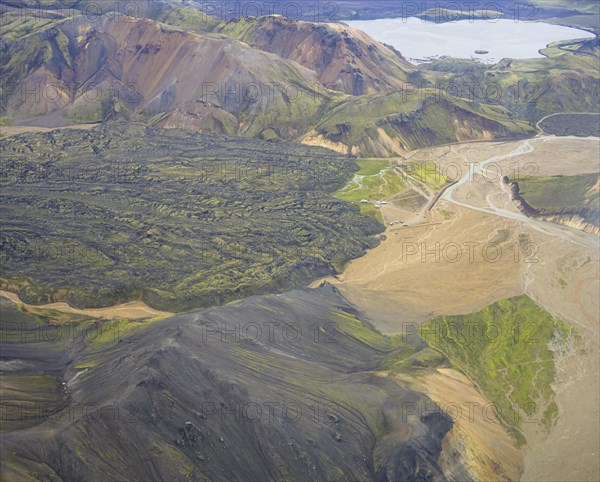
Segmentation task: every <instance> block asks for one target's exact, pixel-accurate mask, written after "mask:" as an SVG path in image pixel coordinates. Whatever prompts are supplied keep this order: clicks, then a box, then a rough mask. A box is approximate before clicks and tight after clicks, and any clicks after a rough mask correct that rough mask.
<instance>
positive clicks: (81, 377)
mask: <svg viewBox="0 0 600 482" xmlns="http://www.w3.org/2000/svg"><path fill="white" fill-rule="evenodd" d="M354 314H355V312H354V310H353V308H352V307H351V306H350V305H349V304H348V303H347V302H346V301H345V300H344V299H343V298H342V297H340V296H339V295H338V294H337V292H336V290H335V289H334V288H332V287H331V286H324V287H322V288H320V289H318V290H298V291H293V292H289V293H286V294H283V295H269V296H257V297H252V298H249V299H247V300H244V301H241V302H235V303H233V304H230V305H226V306H223V307H217V308H211V309H206V310H203V311H197V312H193V313H188V314H182V315H179V316H176V317H174V318H170V319H167V320H163V321H159V322H155V323H154V324H150V325H149V326H148V327H147V329H145V330H144V331H143V332H140V333H136V334H135V335H133V336H131V337H128V338H127V337H124V338H123V339H122V340H120V341H119V342H111V341H106V338H110V337H103V339H102V340H100V339H97V340H96V341H95V342H93V343H92V342H90V341H89V339H88V342H86V343H83V342H82V341H81V340H80V341H79V342H78V343H74V344H71V345H70V347H69V350H70V352H69V357H67V358H70V361H69V362H68V363H67V365H66V366H65V367H64V370H63V373H62V377H64V380H65V381H66V384H67V385H66V386H67V392H68V395H67V396H68V399H69V400H70V402H69V404H68V407H69V414H68V415H65V416H62V417H61V416H54V417H52V418H51V419H49V420H44V421H42V423H40V424H38V425H37V426H35V427H31V426H28V427H22V428H20V429H14V430H12V431H11V432H9V433H5V434H4V435H3V439H2V453H3V457H4V459H5V461H4V464H3V468H2V480H28V479H29V480H39V479H37V478H36V477H41V478H43V480H65V481H66V480H89V481H94V480H103V481H106V480H144V481H150V480H169V481H178V480H222V481H232V480H253V481H256V480H261V481H265V480H379V481H387V480H403V481H405V480H446V479H445V478H444V476H443V475H442V473H441V471H440V469H439V467H438V465H437V463H436V460H437V458H438V456H439V453H440V447H441V440H442V438H443V436H444V435H445V433H446V432H447V431H448V430H449V429H450V426H451V422H450V421H449V419H448V418H447V417H446V416H445V415H443V414H441V413H437V414H431V415H430V416H428V417H423V418H421V417H403V415H402V413H403V408H406V407H407V405H406V404H409V403H416V404H418V403H419V402H421V401H423V400H425V399H424V397H423V396H422V395H420V394H418V393H416V392H413V391H410V390H408V389H405V388H404V387H402V386H401V385H399V384H397V383H396V382H394V381H393V380H392V379H389V378H385V377H380V376H377V375H376V374H374V373H372V371H373V370H375V369H376V368H377V366H378V364H379V362H380V361H381V359H382V358H384V357H385V356H386V355H389V354H390V353H391V352H393V351H394V350H398V349H401V348H398V346H399V345H398V344H395V343H393V342H392V341H391V340H390V339H388V338H385V337H383V336H381V335H379V334H377V333H376V332H374V331H372V330H371V329H370V328H369V327H368V326H367V325H365V324H363V323H362V322H360V321H359V320H358V319H357V318H355V317H354ZM342 320H345V321H344V322H342ZM352 320H354V321H352ZM236 323H238V324H240V331H239V333H241V335H242V337H243V336H244V335H246V337H249V338H253V339H254V341H251V340H235V339H234V336H235V335H234V334H232V333H230V334H229V335H227V336H228V340H229V341H227V339H226V340H225V341H223V340H222V339H221V335H222V332H223V331H225V332H226V331H227V330H232V329H234V326H235V324H236ZM257 326H259V327H261V328H262V329H263V331H262V335H260V336H257V331H256V327H257ZM267 326H271V327H272V330H271V331H270V332H269V330H267V329H266V328H265V327H267ZM315 326H318V327H320V329H318V330H317V331H315ZM332 326H336V327H337V328H336V330H335V331H332V329H331V327H332ZM223 329H224V330H223ZM316 333H319V335H318V337H317V338H315V336H316ZM92 360H93V361H92ZM76 366H77V367H80V368H75V367H76ZM83 366H87V369H83V368H82V367H83ZM76 407H78V408H76ZM81 407H88V410H87V414H85V412H86V410H83V409H82V408H81ZM90 407H93V409H90ZM269 407H270V408H269ZM65 410H67V409H65Z"/></svg>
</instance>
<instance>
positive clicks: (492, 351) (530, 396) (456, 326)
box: [420, 295, 573, 444]
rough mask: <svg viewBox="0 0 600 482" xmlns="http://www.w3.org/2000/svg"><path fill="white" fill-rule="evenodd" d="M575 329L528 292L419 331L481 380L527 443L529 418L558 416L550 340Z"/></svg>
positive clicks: (548, 421)
mask: <svg viewBox="0 0 600 482" xmlns="http://www.w3.org/2000/svg"><path fill="white" fill-rule="evenodd" d="M572 330H573V329H572V328H571V327H570V326H569V325H567V324H565V323H563V322H561V321H559V320H557V319H556V318H554V317H552V315H550V314H549V313H547V312H546V311H544V310H543V309H542V308H540V307H539V306H538V305H536V304H535V303H534V302H533V301H532V300H531V299H530V298H529V297H527V296H526V295H523V296H519V297H515V298H511V299H508V300H503V301H498V302H497V303H494V304H493V305H490V306H488V307H486V308H485V309H483V310H482V311H480V312H478V313H473V314H469V315H459V316H444V317H439V318H435V319H432V320H429V321H427V322H426V323H424V324H423V325H422V327H421V329H420V336H421V337H422V338H423V340H425V341H426V342H427V343H428V344H429V345H430V346H431V347H432V348H435V349H436V350H439V351H440V352H441V353H443V354H444V355H445V356H446V357H448V359H449V360H450V361H451V363H452V365H453V366H454V367H456V368H457V369H459V370H461V371H462V372H463V373H465V374H466V375H467V376H469V378H471V380H473V381H474V382H475V383H476V384H477V386H478V387H479V388H480V389H481V390H482V392H483V393H484V394H485V395H486V396H487V397H488V398H489V399H490V400H491V401H492V402H493V403H494V406H495V407H496V409H497V412H498V414H499V416H500V419H501V420H502V422H503V423H504V424H505V425H506V427H507V429H508V430H509V431H510V432H511V433H512V434H513V435H514V436H515V438H516V439H517V441H518V442H519V443H520V444H522V443H524V442H525V439H524V435H523V433H522V432H521V430H520V428H519V427H520V425H521V424H522V423H523V421H524V420H525V419H527V420H528V421H529V422H531V421H532V420H537V421H538V423H543V424H544V425H545V426H550V425H551V423H553V421H554V419H555V417H556V410H555V409H553V408H552V407H551V404H552V403H553V399H554V395H555V393H554V391H553V389H552V383H554V380H555V373H556V370H555V366H554V355H553V353H552V351H551V350H550V347H549V345H550V343H551V342H555V343H561V342H563V341H565V340H566V339H567V338H568V337H569V336H573V334H572Z"/></svg>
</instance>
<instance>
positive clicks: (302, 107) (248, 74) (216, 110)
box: [0, 10, 533, 156]
mask: <svg viewBox="0 0 600 482" xmlns="http://www.w3.org/2000/svg"><path fill="white" fill-rule="evenodd" d="M27 12H28V11H26V10H9V11H7V12H5V13H4V14H3V15H2V20H3V26H2V28H1V30H0V32H1V33H2V45H1V49H0V60H1V63H2V67H0V75H1V76H2V80H3V82H2V102H1V105H0V113H1V114H2V116H3V122H4V123H10V124H15V125H42V126H46V127H56V126H64V125H70V124H78V123H90V122H91V123H95V122H103V121H107V120H113V119H117V118H125V119H128V120H134V121H140V122H144V123H146V124H150V125H153V126H156V127H167V128H169V127H179V128H184V129H188V130H194V131H200V132H211V133H218V134H226V135H243V136H249V137H257V138H263V139H267V140H276V139H291V140H298V141H301V142H305V143H307V144H317V145H322V146H325V147H329V148H333V149H335V150H337V151H339V152H343V153H344V154H353V155H360V156H369V155H394V154H400V153H403V152H406V151H407V150H410V149H414V148H417V147H423V146H426V145H430V144H435V143H444V142H455V141H463V140H476V139H493V138H506V137H522V136H526V135H528V134H530V133H532V132H533V128H532V127H531V126H530V125H529V124H528V123H526V122H522V121H517V120H514V119H513V118H511V114H510V112H509V111H507V110H506V109H504V108H503V109H498V108H496V107H494V106H491V107H488V106H485V105H482V104H478V103H477V102H472V101H469V100H466V99H460V98H456V97H452V96H445V98H444V99H443V100H442V101H440V102H436V108H435V113H433V114H432V112H431V109H430V106H428V104H427V103H426V102H423V100H426V99H424V97H428V96H429V95H425V94H427V93H426V92H421V91H419V92H414V91H411V87H409V88H404V86H405V85H406V82H407V80H409V79H410V76H411V75H413V74H414V72H415V70H416V69H415V67H413V66H411V65H410V64H409V63H408V62H406V61H405V60H404V59H403V58H402V56H401V55H400V54H399V53H398V52H395V51H394V50H393V49H391V48H389V47H387V46H385V45H383V44H380V43H378V42H376V41H375V40H373V39H370V38H369V37H368V36H366V35H364V34H362V33H360V32H358V31H356V30H355V29H351V28H349V27H347V26H345V25H343V24H310V23H306V22H292V21H290V20H287V19H283V18H281V17H266V18H260V19H250V20H247V19H241V20H239V21H237V22H219V23H216V24H213V23H211V22H208V21H207V22H204V23H202V22H200V20H198V21H197V22H195V23H193V25H194V26H195V27H196V28H194V29H193V30H194V31H190V30H187V29H188V28H189V26H188V23H189V22H188V23H186V22H184V21H183V20H182V19H181V18H180V17H177V16H176V15H175V14H174V13H172V12H171V13H170V14H167V13H165V12H161V15H162V17H160V15H158V14H157V15H155V16H156V17H160V18H164V20H165V21H168V22H170V23H172V24H175V25H179V26H174V25H170V26H169V25H167V24H165V23H161V22H157V21H154V20H150V19H147V18H133V17H127V16H124V15H113V14H107V15H103V16H101V17H97V18H94V19H93V21H92V19H90V18H88V17H86V16H83V15H77V14H72V12H71V13H70V14H69V15H67V14H63V13H60V12H59V13H47V12H44V13H43V14H39V12H38V16H37V17H35V16H28V15H29V14H28V13H27ZM31 15H33V14H31ZM40 15H42V16H44V17H45V18H42V19H41V20H38V19H39V17H40ZM202 18H203V19H206V18H207V17H206V16H203V17H202ZM184 20H185V17H184ZM188 20H189V19H188ZM204 30H207V31H204ZM238 38H240V39H242V40H243V41H240V40H238ZM292 46H296V48H292ZM377 106H383V107H384V108H383V109H377V108H376V107H377ZM340 113H343V114H344V115H343V117H344V118H343V119H338V117H339V115H338V114H340ZM399 116H400V118H399ZM431 116H433V117H436V118H438V119H440V120H443V122H439V123H437V124H435V123H434V124H431V123H429V125H425V124H426V123H425V122H420V121H419V120H422V119H423V118H429V117H431Z"/></svg>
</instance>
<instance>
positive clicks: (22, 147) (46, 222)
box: [0, 123, 383, 311]
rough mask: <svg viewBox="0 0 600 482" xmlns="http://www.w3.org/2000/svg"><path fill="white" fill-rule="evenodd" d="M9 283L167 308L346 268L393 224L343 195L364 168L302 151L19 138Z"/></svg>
mask: <svg viewBox="0 0 600 482" xmlns="http://www.w3.org/2000/svg"><path fill="white" fill-rule="evenodd" d="M0 153H1V154H2V160H1V162H2V173H3V177H2V179H0V183H1V185H2V202H3V205H4V206H6V209H5V210H3V212H2V223H3V230H2V237H1V238H0V246H1V251H0V252H1V253H2V261H3V268H4V275H5V278H6V279H7V280H8V281H7V283H8V284H10V282H12V280H14V279H26V278H29V282H28V283H27V284H23V285H21V286H20V287H17V288H16V289H17V291H18V292H19V294H20V296H21V297H22V299H23V300H24V301H26V302H28V303H31V304H42V303H44V302H48V300H50V299H51V298H52V296H53V294H54V293H56V292H57V291H58V290H61V289H62V290H64V296H63V299H66V300H67V301H68V302H69V303H70V304H72V305H74V306H79V307H95V306H107V305H112V304H115V303H119V302H124V301H128V300H131V299H140V298H141V299H142V300H143V301H145V302H146V303H148V304H149V305H151V306H154V307H158V308H162V309H166V310H167V311H184V310H187V309H190V308H193V307H201V306H208V305H214V304H220V303H225V302H228V301H231V300H234V299H239V298H243V297H245V296H248V295H251V294H259V293H264V292H271V291H284V290H286V289H290V288H293V287H296V286H298V285H303V284H305V283H306V282H308V281H310V280H311V279H314V278H315V277H318V276H323V275H326V274H328V273H332V272H335V271H336V270H339V269H341V267H343V265H344V263H345V262H346V261H347V260H349V259H352V258H355V257H358V256H361V255H362V254H363V253H364V250H365V248H368V247H372V246H374V245H376V243H377V240H376V239H375V237H374V236H373V235H374V234H377V233H379V232H381V230H382V229H383V226H382V225H381V224H380V223H378V222H377V221H375V220H374V219H371V218H369V217H367V216H363V215H361V213H360V210H359V208H358V206H352V205H350V204H348V203H346V202H344V201H342V200H337V199H335V198H334V197H332V195H331V193H333V192H335V191H337V190H338V189H339V188H340V187H341V186H343V185H344V184H345V183H346V182H347V180H348V179H350V178H351V177H352V172H353V170H354V169H355V163H354V161H353V160H352V159H349V158H346V157H341V156H337V155H335V154H333V153H331V151H328V150H326V149H321V148H312V147H307V146H303V145H300V144H294V143H289V142H277V143H272V142H264V141H256V140H250V139H245V138H224V137H218V136H205V135H198V134H194V133H190V132H186V131H179V130H170V129H152V128H147V127H144V126H141V125H134V124H124V123H116V124H109V125H104V126H102V127H98V128H96V129H93V130H91V131H70V130H62V131H54V132H50V133H39V134H28V135H22V136H15V137H11V138H7V139H5V140H3V141H2V142H1V143H0Z"/></svg>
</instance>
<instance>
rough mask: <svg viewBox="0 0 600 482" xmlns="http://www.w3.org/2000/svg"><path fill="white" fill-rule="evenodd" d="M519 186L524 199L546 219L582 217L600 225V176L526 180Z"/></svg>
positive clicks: (546, 177)
mask: <svg viewBox="0 0 600 482" xmlns="http://www.w3.org/2000/svg"><path fill="white" fill-rule="evenodd" d="M511 180H516V179H514V178H513V179H511ZM518 183H519V192H520V195H521V197H522V198H523V199H524V200H525V201H526V202H527V204H529V205H530V206H531V207H533V208H534V209H536V210H537V211H538V212H539V213H540V214H542V215H566V216H568V215H578V216H580V217H581V218H583V219H584V220H585V221H587V222H588V223H590V224H594V225H596V226H598V224H599V223H600V189H599V186H600V178H599V176H598V174H580V175H575V176H535V177H526V178H524V179H522V180H518Z"/></svg>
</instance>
